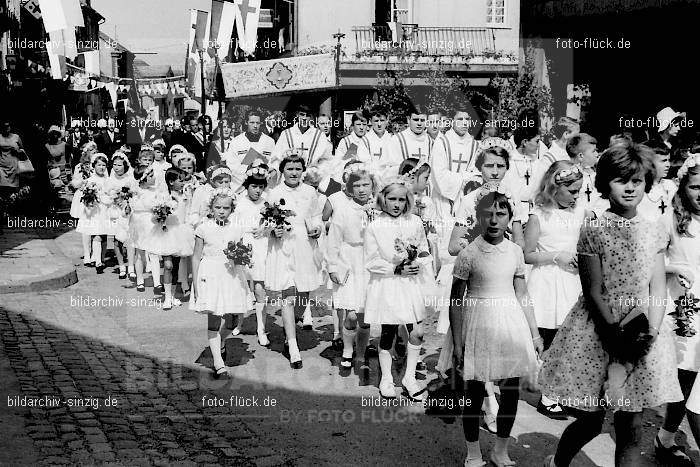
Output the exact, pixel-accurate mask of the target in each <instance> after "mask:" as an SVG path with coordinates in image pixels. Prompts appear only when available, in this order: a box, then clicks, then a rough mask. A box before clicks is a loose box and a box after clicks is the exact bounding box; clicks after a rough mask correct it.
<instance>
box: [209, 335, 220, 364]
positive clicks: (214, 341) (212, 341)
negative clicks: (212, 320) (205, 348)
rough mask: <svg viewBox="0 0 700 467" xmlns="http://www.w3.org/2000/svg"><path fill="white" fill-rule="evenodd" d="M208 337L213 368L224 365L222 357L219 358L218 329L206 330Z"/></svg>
mask: <svg viewBox="0 0 700 467" xmlns="http://www.w3.org/2000/svg"><path fill="white" fill-rule="evenodd" d="M207 335H208V337H209V349H210V350H211V354H212V356H213V357H214V368H221V367H222V366H224V359H223V358H221V335H220V334H219V331H207Z"/></svg>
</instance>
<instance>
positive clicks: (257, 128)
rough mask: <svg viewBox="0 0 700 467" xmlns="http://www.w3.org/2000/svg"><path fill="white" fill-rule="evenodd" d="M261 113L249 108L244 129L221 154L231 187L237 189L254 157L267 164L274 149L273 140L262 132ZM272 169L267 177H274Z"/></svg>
mask: <svg viewBox="0 0 700 467" xmlns="http://www.w3.org/2000/svg"><path fill="white" fill-rule="evenodd" d="M262 126H263V121H262V115H261V114H260V113H259V112H257V111H256V110H250V111H248V112H247V113H246V115H245V131H244V132H243V133H241V134H240V135H238V136H236V137H235V138H233V141H232V142H231V144H230V145H229V147H228V149H227V150H226V152H225V153H224V155H223V163H225V164H226V165H227V166H228V168H229V169H231V173H232V174H233V176H232V179H231V188H233V189H234V190H238V189H239V188H240V187H241V186H242V185H243V182H244V181H245V179H246V170H247V169H248V166H249V165H250V164H252V163H253V162H254V161H255V160H256V159H263V161H264V162H265V163H266V164H268V163H269V161H270V158H271V157H272V152H273V151H274V149H275V141H274V140H273V139H272V138H271V137H269V136H268V135H266V134H264V133H263V132H262ZM276 175H277V174H276V172H275V171H274V170H271V171H269V177H268V179H270V178H272V179H274V177H276Z"/></svg>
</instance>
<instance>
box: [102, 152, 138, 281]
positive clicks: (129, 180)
mask: <svg viewBox="0 0 700 467" xmlns="http://www.w3.org/2000/svg"><path fill="white" fill-rule="evenodd" d="M137 187H138V184H137V183H136V180H134V173H133V171H132V170H131V164H129V158H128V157H126V155H125V154H124V153H123V152H120V151H117V152H115V153H114V154H113V155H112V159H111V161H110V174H109V180H107V185H106V188H107V193H108V194H109V196H111V197H112V206H111V207H110V209H109V213H110V215H109V217H110V221H111V222H112V233H113V234H114V255H115V256H116V257H117V263H118V264H119V278H120V279H126V273H127V265H126V264H124V244H125V242H126V240H127V237H128V231H129V221H128V219H127V218H126V217H124V208H125V207H126V206H117V205H116V204H115V203H114V196H115V195H116V194H117V193H118V192H120V191H121V189H122V188H128V189H130V190H131V192H132V193H135V192H136V189H137ZM133 256H134V252H133V248H131V249H127V261H128V263H129V264H130V265H131V269H130V270H129V272H133V271H134V270H133V264H134V263H133V261H134V259H133ZM129 259H130V261H129Z"/></svg>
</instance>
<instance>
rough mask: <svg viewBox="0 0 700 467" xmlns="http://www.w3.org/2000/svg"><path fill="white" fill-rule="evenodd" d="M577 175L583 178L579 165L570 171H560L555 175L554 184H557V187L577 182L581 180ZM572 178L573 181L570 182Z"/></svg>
mask: <svg viewBox="0 0 700 467" xmlns="http://www.w3.org/2000/svg"><path fill="white" fill-rule="evenodd" d="M577 175H581V177H583V172H581V169H579V167H578V165H575V166H573V167H571V168H570V169H564V170H560V171H559V172H557V173H556V174H554V183H556V184H557V185H562V184H564V183H566V182H568V181H572V180H577V179H578V178H579V177H577ZM572 177H573V178H572ZM570 178H571V180H569V179H570Z"/></svg>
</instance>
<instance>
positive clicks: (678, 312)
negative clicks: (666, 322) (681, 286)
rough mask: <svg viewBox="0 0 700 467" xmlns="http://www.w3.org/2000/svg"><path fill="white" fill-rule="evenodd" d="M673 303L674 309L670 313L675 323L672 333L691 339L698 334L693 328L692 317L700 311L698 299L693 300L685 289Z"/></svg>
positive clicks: (699, 300) (691, 295)
mask: <svg viewBox="0 0 700 467" xmlns="http://www.w3.org/2000/svg"><path fill="white" fill-rule="evenodd" d="M674 303H675V304H676V308H675V310H673V311H672V312H671V313H670V314H671V316H673V318H674V320H675V322H676V329H674V331H675V332H676V334H677V335H678V336H680V337H693V336H694V335H695V334H697V332H698V331H697V329H695V327H694V326H693V316H695V315H696V314H697V313H698V310H700V298H695V295H693V294H692V293H690V292H689V291H688V289H686V291H685V293H684V294H683V295H681V296H680V297H678V298H677V299H676V300H674Z"/></svg>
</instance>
